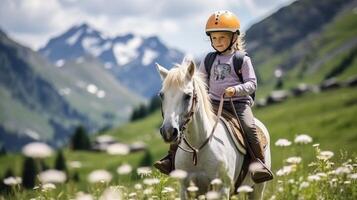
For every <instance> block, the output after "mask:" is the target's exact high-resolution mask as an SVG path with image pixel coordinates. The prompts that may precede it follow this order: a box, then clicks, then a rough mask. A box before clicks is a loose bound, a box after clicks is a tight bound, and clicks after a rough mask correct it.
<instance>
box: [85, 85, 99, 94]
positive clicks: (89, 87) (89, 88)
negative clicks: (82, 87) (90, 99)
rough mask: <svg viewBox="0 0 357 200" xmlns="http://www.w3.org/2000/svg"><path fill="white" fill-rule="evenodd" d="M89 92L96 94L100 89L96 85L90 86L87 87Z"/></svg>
mask: <svg viewBox="0 0 357 200" xmlns="http://www.w3.org/2000/svg"><path fill="white" fill-rule="evenodd" d="M87 91H88V92H89V93H92V94H95V93H97V91H98V87H97V86H96V85H94V84H89V85H87Z"/></svg>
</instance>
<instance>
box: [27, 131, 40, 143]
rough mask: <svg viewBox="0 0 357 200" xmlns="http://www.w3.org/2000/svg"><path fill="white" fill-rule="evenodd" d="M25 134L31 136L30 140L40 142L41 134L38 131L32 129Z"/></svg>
mask: <svg viewBox="0 0 357 200" xmlns="http://www.w3.org/2000/svg"><path fill="white" fill-rule="evenodd" d="M24 133H25V134H26V135H27V136H29V137H30V138H32V139H34V140H39V139H40V134H38V133H37V132H36V131H34V130H31V129H26V130H25V131H24Z"/></svg>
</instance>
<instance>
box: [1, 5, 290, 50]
mask: <svg viewBox="0 0 357 200" xmlns="http://www.w3.org/2000/svg"><path fill="white" fill-rule="evenodd" d="M291 1H292V0H274V1H273V0H270V1H269V0H266V1H263V0H239V1H237V0H195V1H192V0H172V1H166V0H130V1H123V0H106V1H105V2H103V1H102V0H86V1H80V0H46V1H43V0H2V1H1V3H0V28H1V29H4V30H5V32H7V33H9V34H10V36H12V37H13V38H15V39H18V40H19V41H20V42H22V43H24V44H25V45H29V46H30V47H32V48H34V49H38V48H39V47H41V46H43V45H45V43H46V42H47V40H48V39H50V38H51V37H54V36H56V35H58V34H61V33H62V32H64V31H65V30H67V29H68V28H70V27H71V26H73V25H74V24H79V23H82V22H87V23H88V24H90V25H91V26H93V27H94V28H96V29H98V30H100V31H102V32H104V33H106V34H108V35H111V36H113V35H117V34H124V33H127V32H133V33H135V34H140V35H153V34H155V35H158V36H159V37H160V38H163V40H164V42H166V43H168V45H169V46H174V47H179V48H180V49H183V50H185V51H191V52H196V53H197V52H200V51H202V49H204V48H205V49H207V48H209V45H206V44H204V43H206V38H205V34H204V27H205V23H206V20H207V18H208V16H209V15H210V14H211V13H213V12H214V11H216V10H231V11H232V12H234V13H236V14H237V15H238V17H239V18H240V20H241V24H242V29H243V30H246V29H247V28H248V27H247V26H248V25H249V24H251V23H253V22H255V21H257V20H258V19H259V18H260V17H262V16H264V15H267V13H270V12H271V10H273V9H276V7H277V6H278V5H281V4H282V3H286V2H291Z"/></svg>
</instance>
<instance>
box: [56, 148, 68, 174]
mask: <svg viewBox="0 0 357 200" xmlns="http://www.w3.org/2000/svg"><path fill="white" fill-rule="evenodd" d="M55 169H57V170H60V171H64V172H67V166H66V159H65V158H64V156H63V153H62V150H58V153H57V156H56V160H55Z"/></svg>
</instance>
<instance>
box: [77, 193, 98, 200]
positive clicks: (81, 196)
mask: <svg viewBox="0 0 357 200" xmlns="http://www.w3.org/2000/svg"><path fill="white" fill-rule="evenodd" d="M75 200H94V198H93V196H92V195H90V194H86V193H84V192H78V193H77V194H76V198H75Z"/></svg>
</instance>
